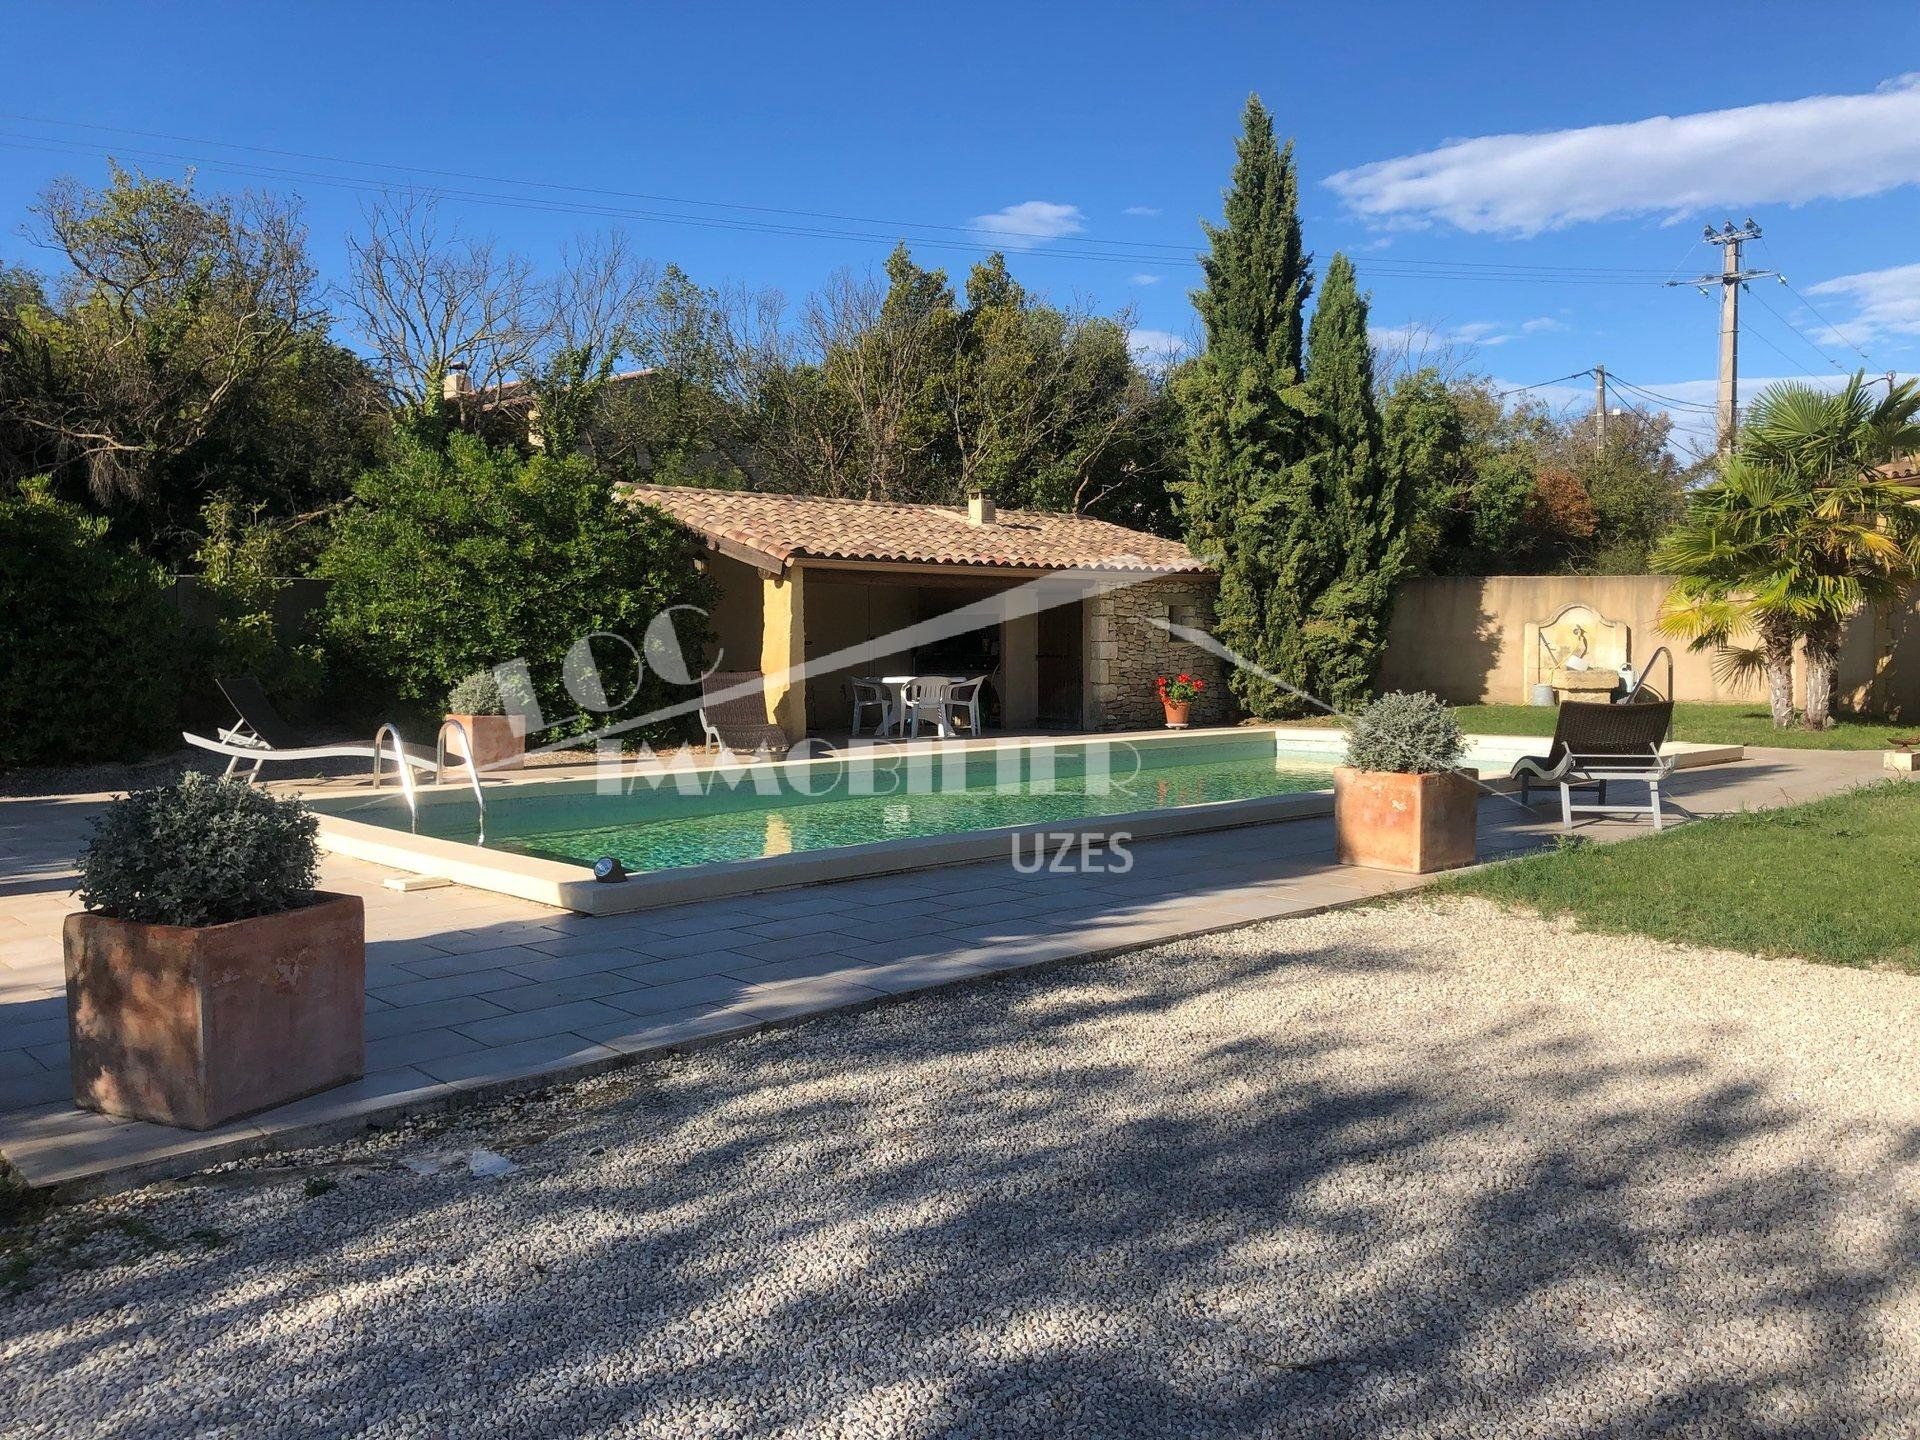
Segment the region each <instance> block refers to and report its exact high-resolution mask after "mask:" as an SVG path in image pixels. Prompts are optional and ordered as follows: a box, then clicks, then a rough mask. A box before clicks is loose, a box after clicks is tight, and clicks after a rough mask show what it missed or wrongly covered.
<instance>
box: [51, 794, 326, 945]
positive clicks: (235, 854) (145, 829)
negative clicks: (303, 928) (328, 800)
mask: <svg viewBox="0 0 1920 1440" xmlns="http://www.w3.org/2000/svg"><path fill="white" fill-rule="evenodd" d="M318 834H319V822H318V821H317V820H315V818H314V816H313V812H312V811H310V810H309V809H307V807H306V806H305V805H302V804H301V803H300V802H299V801H298V800H297V799H293V798H291V797H289V798H287V799H279V798H276V797H275V796H272V795H269V794H267V793H266V792H265V791H264V790H256V789H255V788H254V787H253V786H251V785H249V784H247V783H246V782H245V781H244V780H229V779H215V778H213V777H211V776H207V775H201V774H197V773H189V774H187V775H185V776H182V777H181V778H180V779H179V780H178V781H176V782H175V783H173V784H171V785H157V786H154V787H153V788H152V789H149V790H136V791H134V792H133V793H132V794H130V795H126V796H123V797H122V798H121V799H118V800H115V801H114V802H113V803H112V804H110V805H109V806H108V807H107V809H106V812H105V813H104V814H103V815H101V816H100V818H99V819H98V820H96V821H94V824H93V834H92V836H91V838H90V839H89V841H88V844H87V848H86V849H85V850H83V851H82V852H81V853H80V858H79V862H78V863H79V868H80V885H79V892H80V900H81V903H82V904H84V905H85V906H86V907H87V908H88V909H89V910H98V911H100V912H102V913H103V914H107V915H112V916H114V917H115V918H117V919H121V920H138V921H142V922H145V923H147V924H155V925H222V924H225V923H226V922H227V921H229V920H246V919H250V918H252V917H253V916H256V915H277V914H280V913H281V912H282V911H286V910H295V909H298V908H300V907H301V906H303V905H309V904H311V903H312V902H313V886H314V878H315V876H316V874H317V872H318V870H319V863H320V851H319V840H318V838H317V837H318Z"/></svg>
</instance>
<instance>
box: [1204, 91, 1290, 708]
mask: <svg viewBox="0 0 1920 1440" xmlns="http://www.w3.org/2000/svg"><path fill="white" fill-rule="evenodd" d="M1299 192H1300V182H1299V175H1298V173H1297V171H1296V170H1295V168H1294V163H1293V147H1292V145H1291V144H1289V145H1287V146H1286V147H1285V148H1284V149H1283V148H1281V147H1280V146H1278V145H1277V144H1276V143H1275V140H1274V133H1273V119H1272V117H1271V116H1269V115H1268V114H1267V111H1266V109H1265V107H1264V106H1262V105H1261V103H1260V99H1259V97H1258V96H1253V97H1250V98H1249V99H1248V101H1247V107H1246V111H1245V113H1244V115H1243V119H1242V128H1241V135H1240V140H1239V144H1238V153H1237V159H1236V161H1235V164H1234V169H1233V178H1232V183H1231V185H1230V186H1229V188H1228V190H1227V192H1226V197H1225V208H1224V217H1225V223H1224V224H1222V225H1220V226H1217V227H1216V226H1213V225H1208V226H1206V233H1207V240H1208V243H1209V247H1210V248H1209V253H1208V254H1206V255H1204V256H1202V257H1201V265H1202V268H1203V269H1204V271H1205V274H1206V285H1205V287H1204V288H1203V289H1201V290H1198V291H1196V292H1194V296H1193V302H1194V305H1195V307H1196V308H1197V309H1198V310H1199V312H1200V317H1201V320H1202V321H1203V322H1204V324H1205V326H1206V334H1207V348H1206V351H1205V352H1204V353H1203V354H1201V355H1200V356H1199V357H1198V358H1197V359H1195V360H1194V361H1193V362H1192V363H1191V364H1189V365H1187V366H1185V367H1183V370H1182V373H1181V375H1180V377H1179V380H1178V384H1177V388H1176V394H1177V397H1178V399H1179V401H1180V404H1181V408H1182V411H1183V412H1184V414H1185V417H1186V425H1187V470H1188V474H1187V478H1186V480H1184V481H1183V482H1181V483H1180V484H1179V485H1178V486H1177V487H1176V490H1177V496H1178V501H1179V507H1180V514H1181V522H1182V525H1183V527H1184V529H1185V532H1186V538H1187V543H1188V544H1189V545H1191V546H1192V547H1193V549H1194V551H1195V552H1196V553H1197V554H1199V555H1201V556H1203V557H1205V558H1206V559H1207V560H1208V561H1209V562H1210V563H1212V564H1213V565H1214V566H1215V567H1216V568H1217V569H1218V570H1219V572H1220V592H1219V599H1218V602H1217V606H1216V624H1217V629H1218V631H1219V634H1220V637H1221V639H1222V641H1223V642H1224V643H1226V644H1227V645H1229V646H1231V647H1232V648H1233V649H1235V650H1236V651H1238V652H1239V653H1240V654H1242V655H1244V656H1246V657H1247V658H1248V659H1250V660H1252V661H1254V662H1255V663H1256V664H1258V665H1260V666H1261V667H1262V668H1263V669H1265V670H1268V671H1270V672H1272V673H1274V674H1276V675H1278V676H1279V677H1280V679H1281V680H1282V681H1283V682H1285V684H1284V685H1274V684H1271V683H1269V682H1267V681H1265V680H1263V679H1262V678H1261V677H1259V676H1257V675H1253V674H1251V673H1249V672H1246V671H1236V672H1235V673H1234V675H1233V688H1234V691H1235V693H1236V694H1237V695H1238V696H1239V698H1240V702H1241V703H1242V704H1243V705H1244V706H1245V707H1246V708H1247V709H1248V710H1250V711H1251V712H1253V713H1254V714H1256V715H1271V714H1277V713H1280V712H1281V711H1282V710H1283V709H1285V708H1288V702H1289V700H1290V698H1291V696H1290V694H1289V691H1288V689H1287V688H1286V687H1287V686H1289V685H1294V686H1297V685H1300V684H1302V682H1303V681H1304V680H1305V678H1306V676H1305V671H1304V654H1305V652H1304V648H1303V633H1304V628H1305V620H1306V618H1307V617H1306V615H1305V611H1304V606H1303V603H1302V602H1303V599H1304V598H1305V596H1306V594H1307V591H1306V590H1305V588H1304V586H1305V582H1306V580H1307V578H1308V576H1307V566H1308V565H1309V563H1310V561H1311V558H1312V547H1311V545H1310V544H1309V543H1308V540H1309V536H1308V534H1307V531H1308V528H1309V521H1310V518H1311V486H1312V475H1311V473H1310V471H1309V469H1308V467H1307V465H1306V460H1307V457H1308V455H1309V451H1310V446H1311V443H1312V437H1311V435H1310V426H1309V409H1310V404H1309V401H1308V399H1307V397H1306V394H1305V392H1304V390H1303V389H1302V387H1301V384H1300V371H1301V358H1302V354H1301V350H1302V347H1301V339H1302V321H1303V317H1304V313H1305V307H1306V301H1307V297H1308V295H1309V294H1310V293H1311V289H1312V277H1311V273H1310V266H1311V257H1310V256H1308V255H1307V254H1306V252H1305V250H1304V249H1303V247H1302V243H1301V234H1300V218H1299V213H1298V212H1299Z"/></svg>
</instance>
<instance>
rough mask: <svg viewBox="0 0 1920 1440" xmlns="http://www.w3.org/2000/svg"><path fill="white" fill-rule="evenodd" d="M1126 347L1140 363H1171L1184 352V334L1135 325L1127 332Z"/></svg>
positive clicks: (1154, 364)
mask: <svg viewBox="0 0 1920 1440" xmlns="http://www.w3.org/2000/svg"><path fill="white" fill-rule="evenodd" d="M1127 348H1128V349H1129V350H1131V351H1132V352H1133V358H1134V359H1135V360H1137V361H1139V362H1140V363H1141V364H1142V365H1149V366H1159V365H1171V364H1172V363H1173V362H1174V361H1176V360H1178V359H1179V358H1180V357H1181V356H1182V355H1184V354H1185V353H1186V350H1187V342H1186V339H1185V337H1184V336H1180V335H1176V334H1174V333H1173V332H1172V331H1171V330H1144V329H1141V328H1139V327H1138V326H1136V327H1135V328H1134V329H1132V330H1130V331H1128V332H1127Z"/></svg>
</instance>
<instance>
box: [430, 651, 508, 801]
mask: <svg viewBox="0 0 1920 1440" xmlns="http://www.w3.org/2000/svg"><path fill="white" fill-rule="evenodd" d="M447 719H449V720H458V721H459V722H460V723H461V724H462V725H463V726H465V727H466V731H467V736H468V739H469V741H470V742H471V743H472V745H473V752H474V753H473V754H472V756H470V757H463V759H462V763H456V759H457V758H461V757H460V752H461V749H462V745H461V741H460V740H459V738H458V737H457V736H455V735H454V734H453V733H452V732H451V731H450V732H448V734H447V736H446V742H447V744H446V755H447V764H446V765H445V766H444V767H442V769H441V771H440V778H441V779H442V780H449V779H457V778H459V777H460V776H462V775H463V774H465V772H466V764H465V763H464V759H470V760H471V761H472V763H473V764H474V765H476V766H478V767H479V769H480V771H481V773H482V774H485V773H486V772H487V771H489V770H517V769H519V768H520V765H521V763H522V761H523V760H524V759H525V757H526V753H527V717H526V716H524V715H509V714H507V707H506V704H505V702H504V701H502V699H501V698H500V684H499V682H498V681H497V680H495V679H494V678H493V672H492V671H490V670H476V671H474V672H473V674H471V675H469V676H467V678H466V679H464V680H462V681H461V682H460V683H459V684H458V685H456V686H454V687H453V691H452V693H450V694H449V695H448V696H447Z"/></svg>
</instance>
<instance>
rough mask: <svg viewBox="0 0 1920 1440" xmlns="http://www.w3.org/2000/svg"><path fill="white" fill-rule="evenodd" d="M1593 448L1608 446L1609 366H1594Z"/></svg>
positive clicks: (1602, 448)
mask: <svg viewBox="0 0 1920 1440" xmlns="http://www.w3.org/2000/svg"><path fill="white" fill-rule="evenodd" d="M1593 448H1594V449H1596V450H1604V449H1606V448H1607V367H1606V366H1604V365H1596V366H1594V367H1593Z"/></svg>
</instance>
